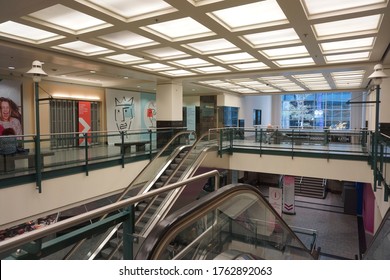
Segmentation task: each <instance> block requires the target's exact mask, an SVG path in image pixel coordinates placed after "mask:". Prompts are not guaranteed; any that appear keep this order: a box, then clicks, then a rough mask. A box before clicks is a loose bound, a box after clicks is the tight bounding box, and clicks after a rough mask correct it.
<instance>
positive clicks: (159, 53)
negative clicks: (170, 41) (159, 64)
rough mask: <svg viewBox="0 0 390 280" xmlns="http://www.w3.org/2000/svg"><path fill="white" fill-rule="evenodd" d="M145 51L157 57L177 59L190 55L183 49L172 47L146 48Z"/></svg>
mask: <svg viewBox="0 0 390 280" xmlns="http://www.w3.org/2000/svg"><path fill="white" fill-rule="evenodd" d="M144 53H147V54H149V55H151V56H152V57H154V58H155V59H177V58H183V57H188V56H189V55H188V54H186V53H184V52H182V51H179V50H176V49H174V48H170V47H166V48H159V49H152V50H145V51H144Z"/></svg>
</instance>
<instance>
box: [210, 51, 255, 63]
mask: <svg viewBox="0 0 390 280" xmlns="http://www.w3.org/2000/svg"><path fill="white" fill-rule="evenodd" d="M211 58H213V59H215V60H217V61H219V62H221V63H225V64H228V63H239V62H249V61H255V60H256V58H254V57H253V56H251V55H250V54H249V53H245V52H241V53H231V54H223V55H216V56H212V57H211Z"/></svg>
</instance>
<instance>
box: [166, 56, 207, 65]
mask: <svg viewBox="0 0 390 280" xmlns="http://www.w3.org/2000/svg"><path fill="white" fill-rule="evenodd" d="M172 64H175V65H177V66H179V67H202V66H210V65H212V64H211V63H210V62H208V61H206V60H204V59H200V58H189V59H181V60H175V61H172Z"/></svg>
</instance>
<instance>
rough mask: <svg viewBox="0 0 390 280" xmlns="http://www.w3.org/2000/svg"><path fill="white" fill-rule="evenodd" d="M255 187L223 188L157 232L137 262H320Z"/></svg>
mask: <svg viewBox="0 0 390 280" xmlns="http://www.w3.org/2000/svg"><path fill="white" fill-rule="evenodd" d="M318 255H319V249H318V248H307V247H305V245H304V244H303V243H302V242H301V241H300V239H299V238H298V237H297V235H296V234H295V233H294V232H293V231H292V230H291V228H290V227H289V226H288V225H287V224H286V223H285V222H284V221H283V219H282V218H281V217H280V216H279V215H278V214H277V213H276V212H275V211H274V209H273V208H272V206H271V205H270V204H269V203H268V201H267V200H266V199H265V198H264V197H263V195H262V194H261V193H260V191H259V190H258V189H257V188H255V187H253V186H250V185H245V184H238V185H229V186H226V187H223V188H221V189H219V190H217V191H215V192H213V193H211V194H209V195H207V196H204V197H202V198H201V199H199V200H198V201H195V202H193V203H191V204H189V205H187V206H186V207H184V208H182V209H180V210H178V211H176V212H175V213H172V214H171V215H169V216H167V217H166V218H165V219H164V220H162V221H161V222H160V223H159V224H158V225H156V226H155V227H154V230H153V232H152V233H151V234H149V236H148V237H147V238H146V240H145V242H144V243H143V245H142V246H141V248H140V250H139V252H138V254H137V255H136V259H138V260H147V259H174V260H181V259H183V260H221V259H231V260H232V259H271V260H283V259H298V260H313V259H318Z"/></svg>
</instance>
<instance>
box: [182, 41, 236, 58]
mask: <svg viewBox="0 0 390 280" xmlns="http://www.w3.org/2000/svg"><path fill="white" fill-rule="evenodd" d="M183 46H184V47H186V48H188V49H191V50H193V51H195V52H197V53H199V54H213V53H220V52H231V51H237V50H239V48H238V47H236V46H235V45H233V44H232V43H230V42H229V41H228V40H225V39H215V40H208V41H200V42H195V43H190V44H186V45H183Z"/></svg>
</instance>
